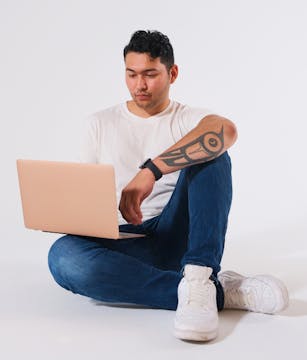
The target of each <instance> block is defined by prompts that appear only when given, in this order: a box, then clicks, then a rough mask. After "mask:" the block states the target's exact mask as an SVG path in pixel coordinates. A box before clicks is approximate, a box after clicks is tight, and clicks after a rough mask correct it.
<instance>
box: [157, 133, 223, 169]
mask: <svg viewBox="0 0 307 360" xmlns="http://www.w3.org/2000/svg"><path fill="white" fill-rule="evenodd" d="M223 148H224V130H223V127H222V128H221V131H220V132H219V133H217V132H215V131H208V132H206V133H204V134H203V135H201V136H200V137H198V138H197V139H195V140H193V141H192V142H190V143H188V144H186V145H184V146H181V147H180V148H178V149H175V150H172V151H168V152H165V153H163V154H161V155H160V156H159V158H160V159H161V160H162V161H164V162H165V163H166V165H168V166H178V165H193V164H199V163H203V162H206V161H209V160H212V159H214V158H215V157H217V156H218V155H219V154H220V153H221V152H222V150H223ZM200 154H201V156H200Z"/></svg>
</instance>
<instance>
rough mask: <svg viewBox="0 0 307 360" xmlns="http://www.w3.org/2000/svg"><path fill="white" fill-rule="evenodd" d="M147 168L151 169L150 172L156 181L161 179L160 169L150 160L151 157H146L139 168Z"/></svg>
mask: <svg viewBox="0 0 307 360" xmlns="http://www.w3.org/2000/svg"><path fill="white" fill-rule="evenodd" d="M145 168H147V169H149V170H151V171H152V173H153V174H154V176H155V179H156V181H157V180H159V179H161V177H162V175H163V174H162V172H161V171H160V169H159V168H158V167H157V166H156V165H155V164H154V163H153V162H152V160H151V159H147V160H146V161H145V162H144V163H143V164H142V165H141V166H140V169H145Z"/></svg>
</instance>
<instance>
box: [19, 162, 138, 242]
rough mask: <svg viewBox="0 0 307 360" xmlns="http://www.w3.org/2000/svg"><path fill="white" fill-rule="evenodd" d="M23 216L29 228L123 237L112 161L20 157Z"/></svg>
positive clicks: (103, 236)
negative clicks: (64, 160)
mask: <svg viewBox="0 0 307 360" xmlns="http://www.w3.org/2000/svg"><path fill="white" fill-rule="evenodd" d="M17 171H18V179H19V186H20V194H21V201H22V209H23V216H24V224H25V226H26V227H27V228H29V229H34V230H42V231H48V232H56V233H63V234H75V235H84V236H94V237H102V238H110V239H118V238H127V237H139V236H144V235H143V234H128V235H125V234H124V235H123V236H120V234H119V228H118V218H117V201H116V188H115V174H114V168H113V166H112V165H109V164H89V163H72V162H59V161H45V160H21V159H19V160H17Z"/></svg>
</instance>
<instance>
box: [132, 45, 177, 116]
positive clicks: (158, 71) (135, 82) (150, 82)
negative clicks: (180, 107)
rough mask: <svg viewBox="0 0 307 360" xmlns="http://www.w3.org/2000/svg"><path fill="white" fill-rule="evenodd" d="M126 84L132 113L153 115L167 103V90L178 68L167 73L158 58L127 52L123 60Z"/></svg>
mask: <svg viewBox="0 0 307 360" xmlns="http://www.w3.org/2000/svg"><path fill="white" fill-rule="evenodd" d="M125 64H126V84H127V87H128V89H129V92H130V94H131V97H132V99H133V106H134V111H135V112H139V113H143V114H144V113H146V114H149V115H153V114H155V113H158V112H160V111H163V110H164V108H165V107H166V106H167V105H168V103H169V88H170V85H171V84H172V83H173V82H174V81H175V80H176V77H177V75H178V68H177V66H176V65H174V66H173V67H172V68H171V69H170V70H169V71H168V70H167V68H166V66H165V65H164V64H162V63H161V61H160V58H156V59H152V58H151V57H150V56H149V55H148V54H147V53H136V52H129V53H128V54H127V55H126V58H125Z"/></svg>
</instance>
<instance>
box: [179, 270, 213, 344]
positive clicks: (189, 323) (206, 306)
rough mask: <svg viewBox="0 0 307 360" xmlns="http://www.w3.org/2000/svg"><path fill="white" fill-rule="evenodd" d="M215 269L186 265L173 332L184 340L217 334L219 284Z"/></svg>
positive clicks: (208, 338)
mask: <svg viewBox="0 0 307 360" xmlns="http://www.w3.org/2000/svg"><path fill="white" fill-rule="evenodd" d="M211 273H212V269H211V268H208V267H205V266H198V265H186V266H185V268H184V277H183V278H182V280H181V281H180V283H179V286H178V307H177V310H176V315H175V330H174V335H175V336H176V337H177V338H179V339H182V340H193V341H209V340H212V339H214V338H215V337H216V336H217V332H218V313H217V305H216V288H215V285H214V284H213V282H212V281H211V280H209V277H210V275H211Z"/></svg>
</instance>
